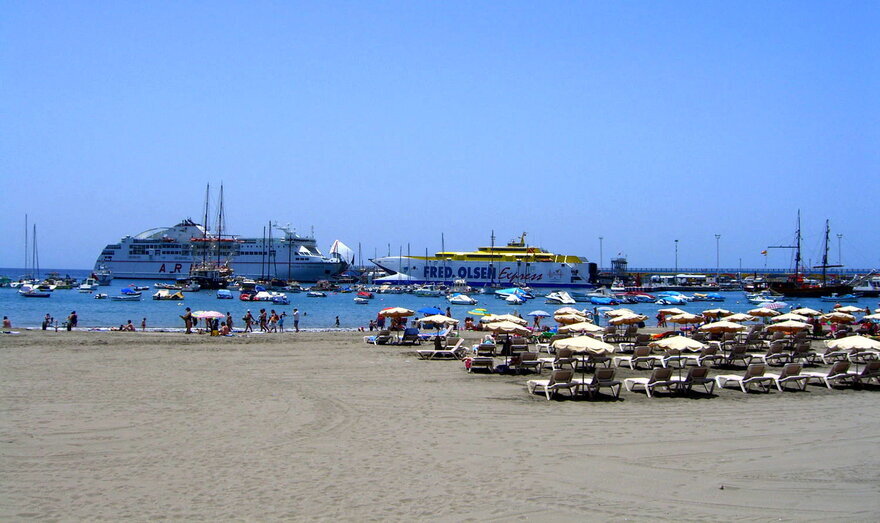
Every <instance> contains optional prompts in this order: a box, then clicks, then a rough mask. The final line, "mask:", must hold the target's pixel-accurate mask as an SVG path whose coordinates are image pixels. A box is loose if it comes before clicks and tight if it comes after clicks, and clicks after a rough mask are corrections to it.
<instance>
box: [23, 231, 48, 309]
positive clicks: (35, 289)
mask: <svg viewBox="0 0 880 523" xmlns="http://www.w3.org/2000/svg"><path fill="white" fill-rule="evenodd" d="M25 219H27V218H25ZM33 234H34V235H33V242H32V243H31V246H32V248H33V254H32V255H31V262H32V263H33V272H32V275H33V276H34V277H35V278H36V279H34V280H32V282H31V283H23V284H22V285H21V286H20V287H19V289H18V294H19V295H20V296H23V297H25V298H48V297H50V296H52V290H53V289H54V287H52V286H48V285H45V286H44V285H40V284H39V283H37V282H38V281H39V278H40V255H39V254H38V253H37V225H36V224H34V233H33ZM26 269H28V270H29V269H30V268H28V267H26Z"/></svg>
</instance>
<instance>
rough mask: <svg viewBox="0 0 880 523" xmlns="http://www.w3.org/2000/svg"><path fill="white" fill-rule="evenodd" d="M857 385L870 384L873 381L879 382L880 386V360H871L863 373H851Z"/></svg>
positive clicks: (866, 364)
mask: <svg viewBox="0 0 880 523" xmlns="http://www.w3.org/2000/svg"><path fill="white" fill-rule="evenodd" d="M850 374H851V375H852V377H853V380H854V381H855V382H856V383H870V382H871V380H877V383H878V384H880V360H871V361H869V362H867V363H865V368H863V369H862V371H861V372H858V373H856V372H850Z"/></svg>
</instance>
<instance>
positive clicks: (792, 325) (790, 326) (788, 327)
mask: <svg viewBox="0 0 880 523" xmlns="http://www.w3.org/2000/svg"><path fill="white" fill-rule="evenodd" d="M809 328H810V325H809V324H807V323H804V322H802V321H794V320H788V321H783V322H781V323H774V324H773V325H770V326H768V327H767V330H768V331H771V332H775V331H780V332H786V333H792V332H797V331H802V330H804V329H809Z"/></svg>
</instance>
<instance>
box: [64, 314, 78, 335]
mask: <svg viewBox="0 0 880 523" xmlns="http://www.w3.org/2000/svg"><path fill="white" fill-rule="evenodd" d="M78 321H79V318H78V317H77V316H76V311H71V312H70V316H68V317H67V330H68V331H70V329H72V328H74V327H76V324H77V322H78Z"/></svg>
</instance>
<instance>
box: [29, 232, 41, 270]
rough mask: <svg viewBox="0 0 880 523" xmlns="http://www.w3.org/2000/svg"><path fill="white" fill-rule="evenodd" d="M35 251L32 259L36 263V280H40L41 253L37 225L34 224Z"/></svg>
mask: <svg viewBox="0 0 880 523" xmlns="http://www.w3.org/2000/svg"><path fill="white" fill-rule="evenodd" d="M33 249H34V254H33V256H31V259H32V260H33V262H34V277H35V278H36V279H38V280H39V279H40V252H39V251H38V250H37V224H36V223H35V224H34V241H33Z"/></svg>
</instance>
